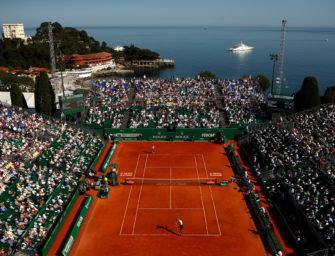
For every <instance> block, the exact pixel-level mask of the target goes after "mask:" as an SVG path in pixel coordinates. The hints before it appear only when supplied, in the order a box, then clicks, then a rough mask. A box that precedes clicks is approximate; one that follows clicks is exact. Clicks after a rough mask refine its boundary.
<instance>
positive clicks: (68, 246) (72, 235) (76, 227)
mask: <svg viewBox="0 0 335 256" xmlns="http://www.w3.org/2000/svg"><path fill="white" fill-rule="evenodd" d="M92 202H93V197H92V196H91V195H89V196H88V197H87V199H86V201H85V204H84V206H83V208H82V209H81V211H80V214H79V216H78V218H77V220H76V223H75V225H74V226H73V228H72V230H71V233H70V236H69V238H68V239H67V240H66V243H65V245H64V248H63V250H62V255H64V256H65V255H66V256H67V255H69V254H70V251H71V248H72V246H73V244H74V242H75V240H76V238H77V235H78V233H79V231H80V228H81V226H82V225H83V222H84V220H85V217H86V215H87V213H88V211H89V209H90V206H91V204H92Z"/></svg>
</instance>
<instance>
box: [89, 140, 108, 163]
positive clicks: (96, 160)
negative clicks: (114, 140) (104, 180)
mask: <svg viewBox="0 0 335 256" xmlns="http://www.w3.org/2000/svg"><path fill="white" fill-rule="evenodd" d="M106 147H107V142H105V143H104V145H103V146H102V147H101V149H100V151H99V153H98V154H97V156H96V157H95V159H94V161H93V163H92V164H91V168H92V169H95V167H96V165H97V164H98V162H99V160H100V158H101V156H102V154H103V152H104V151H105V149H106Z"/></svg>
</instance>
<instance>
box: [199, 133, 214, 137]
mask: <svg viewBox="0 0 335 256" xmlns="http://www.w3.org/2000/svg"><path fill="white" fill-rule="evenodd" d="M215 136H216V134H215V133H202V134H201V137H204V138H211V137H215Z"/></svg>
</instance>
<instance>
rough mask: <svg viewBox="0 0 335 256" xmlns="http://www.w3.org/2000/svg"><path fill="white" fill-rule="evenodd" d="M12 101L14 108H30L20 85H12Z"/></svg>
mask: <svg viewBox="0 0 335 256" xmlns="http://www.w3.org/2000/svg"><path fill="white" fill-rule="evenodd" d="M10 99H11V101H12V106H16V107H20V108H28V105H27V102H26V99H25V98H24V96H23V93H22V90H21V89H20V87H19V85H18V84H12V85H11V87H10Z"/></svg>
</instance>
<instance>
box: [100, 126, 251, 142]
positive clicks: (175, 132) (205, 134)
mask: <svg viewBox="0 0 335 256" xmlns="http://www.w3.org/2000/svg"><path fill="white" fill-rule="evenodd" d="M104 132H105V135H106V137H107V138H109V139H118V140H126V141H128V140H148V141H155V140H165V141H211V140H213V141H215V140H217V139H221V140H222V139H223V136H224V137H225V138H226V139H228V140H233V139H235V138H236V136H238V135H241V134H243V133H244V132H245V129H244V128H213V129H206V128H195V129H191V128H188V129H187V128H185V129H171V130H169V129H158V128H142V129H132V128H123V129H117V128H106V129H104ZM221 142H222V141H221Z"/></svg>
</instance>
